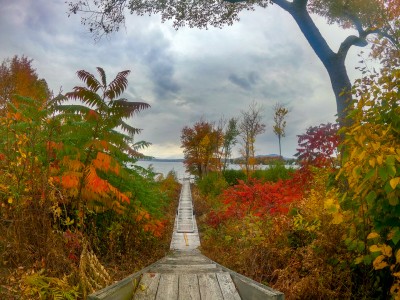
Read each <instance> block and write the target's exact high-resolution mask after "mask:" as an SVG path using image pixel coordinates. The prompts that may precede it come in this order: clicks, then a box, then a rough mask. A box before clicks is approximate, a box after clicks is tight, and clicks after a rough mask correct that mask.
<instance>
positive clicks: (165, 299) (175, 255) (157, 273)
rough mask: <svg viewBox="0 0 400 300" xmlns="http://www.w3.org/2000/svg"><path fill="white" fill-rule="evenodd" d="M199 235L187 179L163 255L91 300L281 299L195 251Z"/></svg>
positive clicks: (91, 297) (275, 293) (90, 296)
mask: <svg viewBox="0 0 400 300" xmlns="http://www.w3.org/2000/svg"><path fill="white" fill-rule="evenodd" d="M199 246H200V238H199V233H198V228H197V224H196V219H195V217H194V213H193V202H192V196H191V191H190V181H189V180H188V179H185V180H184V181H183V184H182V190H181V194H180V198H179V206H178V210H177V215H176V218H175V225H174V232H173V235H172V240H171V245H170V249H171V252H170V254H169V255H167V256H166V257H164V258H162V259H161V260H159V261H157V262H156V263H154V264H152V265H151V266H148V267H146V268H145V269H143V270H141V271H140V272H137V273H135V274H132V275H131V276H129V277H127V278H125V279H123V280H121V281H120V282H117V283H115V284H113V285H111V286H109V287H106V288H104V289H102V290H100V291H98V292H96V293H94V294H92V295H89V297H88V299H91V300H95V299H96V300H100V299H103V300H105V299H107V300H111V299H113V300H128V299H129V300H132V299H134V300H143V299H145V300H150V299H151V300H190V299H193V300H239V299H252V300H253V299H254V300H261V299H284V295H283V294H282V293H280V292H278V291H276V290H273V289H271V288H269V287H267V286H264V285H262V284H259V283H257V282H255V281H253V280H251V279H249V278H247V277H244V276H242V275H240V274H238V273H235V272H233V271H232V270H229V269H227V268H225V267H223V266H221V265H219V264H217V263H216V262H214V261H212V260H211V259H209V258H208V257H206V256H204V255H202V254H201V252H200V251H199V249H198V248H199Z"/></svg>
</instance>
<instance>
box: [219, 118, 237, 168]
mask: <svg viewBox="0 0 400 300" xmlns="http://www.w3.org/2000/svg"><path fill="white" fill-rule="evenodd" d="M238 135H239V130H238V119H236V118H231V119H229V121H228V125H227V127H226V130H225V132H224V143H223V145H222V152H223V158H224V161H223V166H222V170H223V171H225V169H226V167H227V165H228V159H229V158H230V157H231V155H232V148H233V146H235V145H236V143H237V136H238Z"/></svg>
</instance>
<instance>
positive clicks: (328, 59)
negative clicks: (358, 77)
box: [272, 0, 352, 126]
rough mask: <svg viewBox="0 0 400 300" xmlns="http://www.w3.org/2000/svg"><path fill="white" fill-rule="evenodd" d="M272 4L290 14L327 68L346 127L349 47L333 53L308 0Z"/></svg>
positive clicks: (276, 0)
mask: <svg viewBox="0 0 400 300" xmlns="http://www.w3.org/2000/svg"><path fill="white" fill-rule="evenodd" d="M272 2H274V3H275V4H277V5H278V6H280V7H281V8H283V9H284V10H286V11H287V12H288V13H290V15H291V16H292V17H293V19H294V20H295V21H296V23H297V25H298V26H299V28H300V30H301V32H302V33H303V34H304V36H305V38H306V39H307V41H308V43H309V44H310V46H311V47H312V49H313V50H314V52H315V53H316V54H317V56H318V58H319V59H320V60H321V62H322V63H323V65H324V66H325V69H326V70H327V72H328V74H329V78H330V81H331V85H332V88H333V92H334V94H335V98H336V107H337V114H338V122H339V124H340V125H341V126H342V125H345V124H346V123H347V122H346V116H347V114H348V109H349V107H350V105H351V94H350V91H351V87H352V85H351V82H350V79H349V77H348V75H347V70H346V66H345V59H346V55H347V52H348V49H349V47H345V49H343V50H342V51H341V52H338V53H335V52H333V51H332V49H331V48H330V47H329V45H328V44H327V42H326V41H325V39H324V37H323V36H322V35H321V33H320V31H319V30H318V28H317V26H316V25H315V23H314V21H313V20H312V19H311V17H310V15H309V13H308V11H307V0H294V1H293V2H288V1H286V0H272Z"/></svg>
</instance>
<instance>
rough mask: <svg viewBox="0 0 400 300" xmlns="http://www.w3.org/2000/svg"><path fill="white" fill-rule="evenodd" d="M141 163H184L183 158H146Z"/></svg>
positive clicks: (141, 159)
mask: <svg viewBox="0 0 400 300" xmlns="http://www.w3.org/2000/svg"><path fill="white" fill-rule="evenodd" d="M139 161H157V162H183V158H155V157H144V158H140V159H139Z"/></svg>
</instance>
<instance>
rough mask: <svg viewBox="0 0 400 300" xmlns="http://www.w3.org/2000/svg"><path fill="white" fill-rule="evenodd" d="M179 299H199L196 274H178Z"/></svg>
mask: <svg viewBox="0 0 400 300" xmlns="http://www.w3.org/2000/svg"><path fill="white" fill-rule="evenodd" d="M178 299H179V300H200V299H201V298H200V289H199V280H198V278H197V275H196V274H184V275H183V274H182V275H179V298H178Z"/></svg>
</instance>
